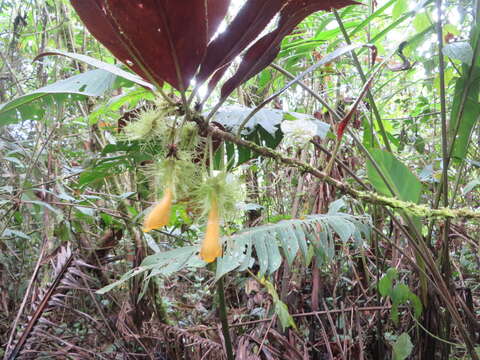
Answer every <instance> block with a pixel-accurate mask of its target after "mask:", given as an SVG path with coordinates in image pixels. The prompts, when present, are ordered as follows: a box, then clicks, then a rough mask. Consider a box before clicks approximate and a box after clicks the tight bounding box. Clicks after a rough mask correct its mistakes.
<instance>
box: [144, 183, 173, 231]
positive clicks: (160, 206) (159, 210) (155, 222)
mask: <svg viewBox="0 0 480 360" xmlns="http://www.w3.org/2000/svg"><path fill="white" fill-rule="evenodd" d="M172 197H173V193H172V189H171V188H167V189H166V190H165V194H164V195H163V199H162V200H161V201H160V202H158V203H157V204H156V205H155V207H154V208H153V209H152V211H150V213H149V214H148V215H147V217H146V218H145V221H144V222H143V231H144V232H149V231H152V230H155V229H160V228H161V227H163V226H165V225H167V224H168V221H169V220H170V209H171V208H172Z"/></svg>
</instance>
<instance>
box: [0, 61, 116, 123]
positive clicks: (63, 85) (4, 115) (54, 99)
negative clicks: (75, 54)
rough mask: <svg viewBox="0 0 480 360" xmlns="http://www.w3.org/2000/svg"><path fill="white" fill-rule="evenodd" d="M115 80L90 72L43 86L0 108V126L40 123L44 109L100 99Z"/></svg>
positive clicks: (102, 73)
mask: <svg viewBox="0 0 480 360" xmlns="http://www.w3.org/2000/svg"><path fill="white" fill-rule="evenodd" d="M116 79H117V76H116V75H114V74H112V73H111V72H108V71H105V70H99V69H98V70H91V71H87V72H85V73H82V74H79V75H75V76H72V77H70V78H68V79H65V80H60V81H57V82H56V83H53V84H50V85H47V86H45V87H43V88H40V89H38V90H35V91H33V92H31V93H29V94H27V95H23V96H21V97H19V98H17V99H15V100H12V101H10V102H8V103H5V104H3V105H0V126H3V125H7V124H14V123H18V122H20V121H25V120H41V119H43V117H44V116H45V113H46V112H47V111H48V109H50V108H53V107H55V106H58V105H60V104H62V103H63V102H65V101H74V100H81V99H84V98H85V97H88V96H102V95H103V94H105V93H106V92H107V91H109V90H111V89H112V88H114V85H115V81H116Z"/></svg>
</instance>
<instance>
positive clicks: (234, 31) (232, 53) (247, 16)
mask: <svg viewBox="0 0 480 360" xmlns="http://www.w3.org/2000/svg"><path fill="white" fill-rule="evenodd" d="M287 1H288V0H249V1H247V3H246V4H245V5H244V6H243V7H242V8H241V9H240V11H239V13H238V14H237V15H236V16H235V18H234V19H233V21H232V22H231V23H230V24H229V25H228V27H227V29H226V30H225V32H223V33H221V34H220V35H219V36H218V37H217V38H216V39H215V40H213V41H212V42H211V43H210V45H209V46H208V49H207V55H206V57H205V60H204V62H203V63H202V66H201V68H200V72H199V74H198V77H197V79H198V81H199V82H200V83H203V82H204V81H205V80H206V79H207V78H208V77H209V76H210V75H212V74H213V73H214V72H215V71H216V70H218V69H219V68H221V67H223V66H225V65H226V64H228V63H230V62H231V61H233V60H234V59H235V57H237V56H238V55H239V54H240V53H241V52H242V51H243V50H245V49H246V48H247V46H248V45H250V43H251V42H252V41H254V40H255V39H256V38H257V37H258V35H260V34H261V32H262V31H263V30H264V29H265V27H266V26H267V25H268V23H269V22H270V21H271V20H272V19H273V18H274V17H275V15H276V14H277V13H278V12H279V11H280V10H281V9H282V7H283V6H284V5H285V4H286V3H287Z"/></svg>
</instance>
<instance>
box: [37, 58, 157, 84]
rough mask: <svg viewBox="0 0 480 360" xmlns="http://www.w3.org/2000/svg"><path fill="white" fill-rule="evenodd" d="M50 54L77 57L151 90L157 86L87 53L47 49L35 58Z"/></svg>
mask: <svg viewBox="0 0 480 360" xmlns="http://www.w3.org/2000/svg"><path fill="white" fill-rule="evenodd" d="M49 55H60V56H66V57H69V58H71V59H75V60H78V61H81V62H84V63H86V64H88V65H91V66H93V67H96V68H98V69H101V70H105V71H107V72H109V73H112V74H113V75H117V76H120V77H122V78H124V79H126V80H129V81H131V82H134V83H136V84H138V85H141V86H144V87H146V88H148V89H150V90H154V89H155V87H154V86H153V85H152V84H150V83H149V82H147V81H145V80H143V79H142V78H141V77H139V76H137V75H135V74H132V73H131V72H128V71H125V70H122V69H120V68H119V67H117V66H115V65H112V64H108V63H106V62H103V61H100V60H98V59H95V58H92V57H90V56H87V55H83V54H75V53H71V52H66V51H61V50H52V51H47V52H44V53H42V54H40V55H38V56H37V57H36V58H35V59H34V61H35V60H38V59H40V58H42V57H44V56H49Z"/></svg>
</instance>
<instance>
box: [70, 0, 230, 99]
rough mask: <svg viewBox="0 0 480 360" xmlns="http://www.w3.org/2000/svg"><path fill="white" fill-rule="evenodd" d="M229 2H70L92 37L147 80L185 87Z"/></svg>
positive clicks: (220, 0) (176, 0)
mask: <svg viewBox="0 0 480 360" xmlns="http://www.w3.org/2000/svg"><path fill="white" fill-rule="evenodd" d="M229 2H230V0H208V1H205V0H190V1H184V0H181V1H179V0H71V3H72V5H73V6H74V8H75V10H76V11H77V12H78V14H79V16H80V18H81V19H82V21H83V22H84V23H85V25H86V26H87V28H88V29H89V30H90V32H91V33H92V35H93V36H95V37H96V38H97V39H98V40H99V41H100V42H101V43H102V44H104V45H105V46H106V47H107V48H108V49H109V50H110V51H111V52H112V53H113V55H115V57H117V58H118V59H119V60H121V61H122V62H124V63H125V64H126V65H128V66H129V67H130V68H131V69H132V70H133V71H135V72H136V73H137V74H139V75H141V76H142V77H143V78H145V79H147V80H149V81H151V82H154V83H156V84H157V85H158V84H161V83H162V82H163V81H166V82H168V83H170V84H171V85H172V86H173V87H175V88H176V89H179V90H183V89H185V88H186V87H188V85H189V83H190V80H191V79H192V78H193V76H194V75H195V72H196V71H197V69H198V66H199V64H200V63H201V62H202V60H203V58H204V56H205V51H206V48H207V44H208V41H209V40H210V37H211V36H212V35H213V34H214V33H215V31H216V29H217V27H218V25H219V24H220V22H221V21H222V20H223V18H224V16H225V14H226V11H227V8H228V5H229Z"/></svg>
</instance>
